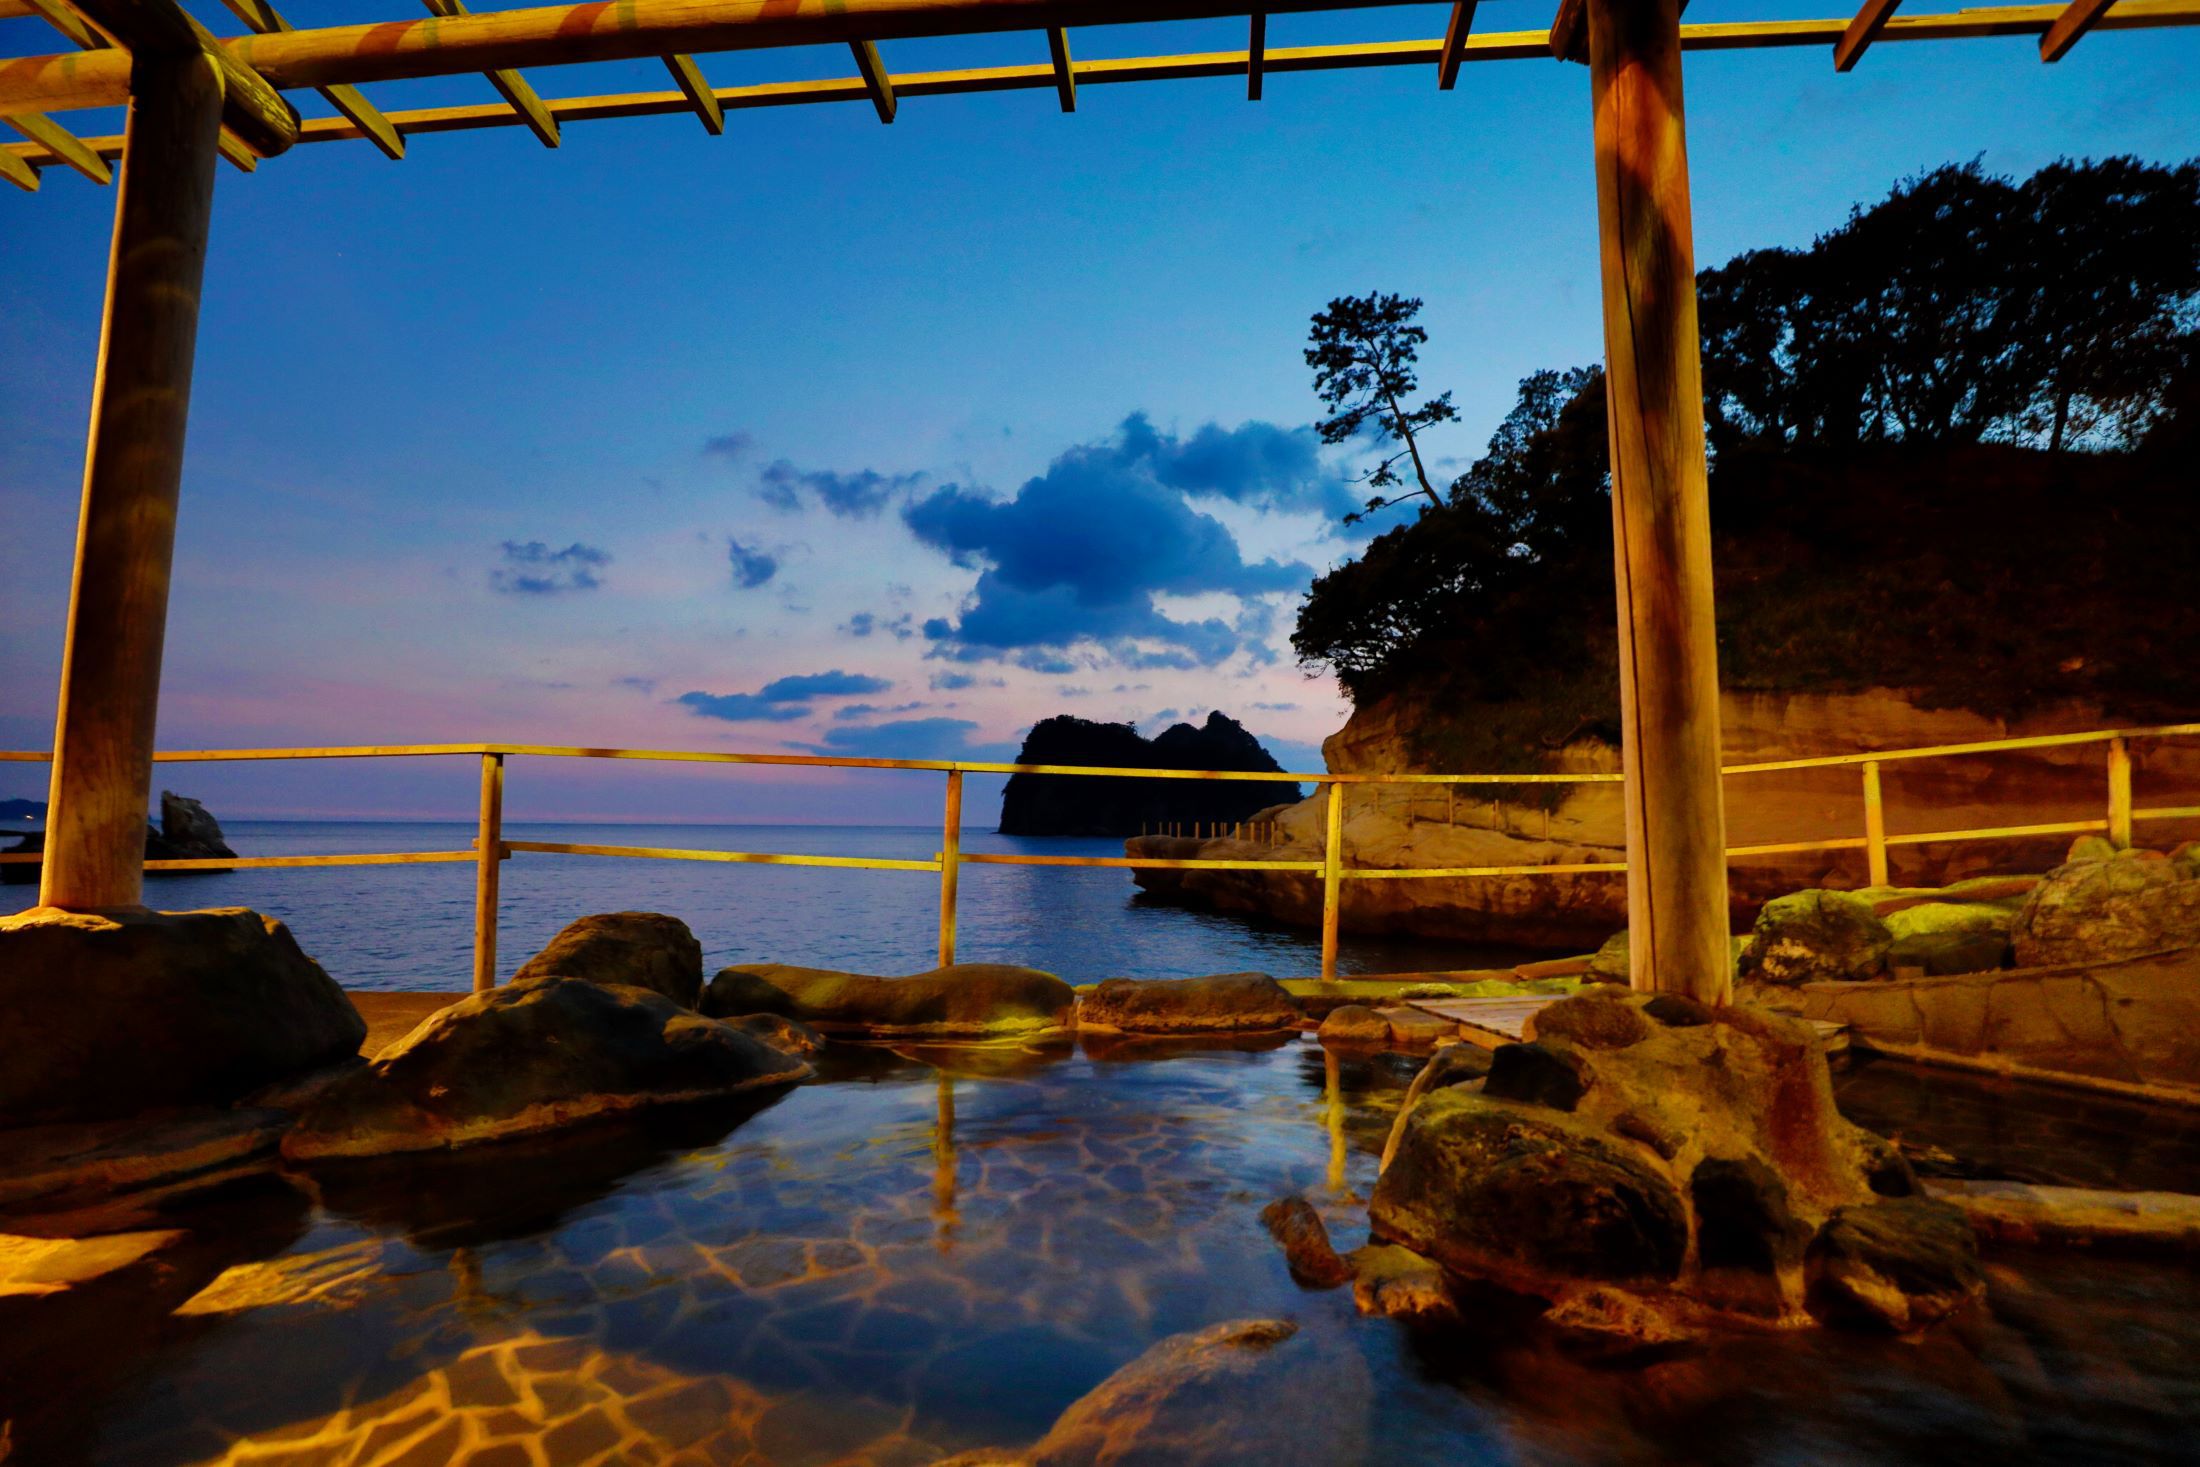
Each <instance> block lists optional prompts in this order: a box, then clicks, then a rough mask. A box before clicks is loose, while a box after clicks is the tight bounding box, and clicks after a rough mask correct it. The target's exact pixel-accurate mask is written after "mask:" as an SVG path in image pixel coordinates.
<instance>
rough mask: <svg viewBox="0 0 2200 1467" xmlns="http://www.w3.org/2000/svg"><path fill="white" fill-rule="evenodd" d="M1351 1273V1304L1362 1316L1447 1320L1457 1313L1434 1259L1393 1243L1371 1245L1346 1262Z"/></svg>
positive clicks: (1353, 1254) (1358, 1251)
mask: <svg viewBox="0 0 2200 1467" xmlns="http://www.w3.org/2000/svg"><path fill="white" fill-rule="evenodd" d="M1345 1263H1346V1266H1347V1267H1349V1268H1350V1269H1351V1270H1352V1302H1353V1303H1354V1304H1355V1305H1357V1306H1358V1307H1359V1311H1360V1312H1361V1313H1362V1314H1374V1315H1382V1316H1388V1317H1393V1318H1398V1317H1402V1318H1407V1319H1444V1318H1451V1317H1453V1316H1455V1315H1457V1314H1458V1312H1459V1306H1458V1304H1457V1303H1456V1302H1455V1301H1454V1300H1453V1298H1452V1293H1451V1285H1450V1284H1449V1283H1448V1282H1447V1281H1446V1280H1445V1278H1444V1270H1443V1268H1442V1267H1441V1266H1439V1265H1438V1264H1437V1263H1436V1262H1435V1261H1434V1260H1433V1259H1428V1258H1423V1257H1422V1256H1421V1255H1420V1254H1418V1253H1416V1252H1414V1251H1413V1250H1412V1249H1411V1248H1400V1247H1398V1246H1397V1245H1396V1244H1394V1243H1370V1244H1368V1245H1367V1246H1366V1247H1364V1248H1355V1249H1353V1250H1352V1252H1351V1254H1350V1255H1349V1256H1347V1258H1346V1259H1345Z"/></svg>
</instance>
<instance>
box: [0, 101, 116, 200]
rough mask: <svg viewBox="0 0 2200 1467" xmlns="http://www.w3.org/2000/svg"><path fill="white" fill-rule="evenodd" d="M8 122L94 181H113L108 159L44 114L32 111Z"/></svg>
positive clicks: (9, 119) (101, 182) (102, 182)
mask: <svg viewBox="0 0 2200 1467" xmlns="http://www.w3.org/2000/svg"><path fill="white" fill-rule="evenodd" d="M7 123H8V126H10V127H12V128H14V129H15V130H16V131H17V132H19V133H21V134H23V136H25V137H27V138H29V139H30V140H31V141H32V142H34V143H38V144H40V145H42V146H43V147H44V148H45V149H46V151H47V152H48V153H50V154H52V155H53V156H54V157H56V158H58V159H60V160H61V161H62V162H64V163H66V164H68V165H69V166H70V167H71V168H74V169H75V170H76V171H77V172H79V173H81V174H83V175H84V176H85V177H86V178H88V179H90V180H91V181H92V182H94V183H100V184H104V183H112V182H113V181H114V172H113V170H111V169H110V168H108V166H107V160H106V159H104V158H102V157H100V156H99V154H98V153H97V152H96V151H95V150H93V149H92V148H90V147H88V146H86V144H85V143H84V141H83V139H81V138H79V137H78V136H77V135H76V134H75V133H73V132H70V131H69V130H68V129H67V128H65V127H63V126H62V125H61V124H60V123H58V122H55V121H54V120H53V119H52V118H50V117H48V116H46V115H45V114H44V113H42V112H32V113H30V114H28V115H26V116H23V117H10V118H8V119H7ZM34 182H35V180H34Z"/></svg>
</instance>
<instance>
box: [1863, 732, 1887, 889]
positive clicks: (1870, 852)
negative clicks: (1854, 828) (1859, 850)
mask: <svg viewBox="0 0 2200 1467" xmlns="http://www.w3.org/2000/svg"><path fill="white" fill-rule="evenodd" d="M1864 864H1865V866H1866V868H1867V871H1868V874H1869V884H1870V885H1872V886H1885V885H1887V884H1888V881H1887V807H1886V805H1885V804H1884V803H1883V802H1882V801H1881V800H1880V798H1879V761H1878V760H1877V759H1866V760H1865V761H1864Z"/></svg>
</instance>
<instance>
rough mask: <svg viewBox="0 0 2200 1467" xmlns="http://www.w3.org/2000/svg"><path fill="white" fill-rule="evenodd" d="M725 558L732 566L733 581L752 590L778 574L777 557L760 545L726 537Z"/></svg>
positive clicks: (742, 587) (745, 588)
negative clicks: (743, 542) (750, 544)
mask: <svg viewBox="0 0 2200 1467" xmlns="http://www.w3.org/2000/svg"><path fill="white" fill-rule="evenodd" d="M726 560H727V563H728V564H730V565H731V566H732V567H733V583H734V584H735V585H736V586H739V587H740V588H741V589H743V590H744V591H746V590H753V589H754V588H756V587H758V586H761V585H763V584H764V583H765V582H766V581H768V580H770V579H771V578H772V577H773V576H776V575H778V574H779V557H778V556H776V555H773V554H771V553H770V552H769V551H766V550H764V549H762V548H760V547H755V546H749V545H743V544H742V543H741V542H740V541H739V540H736V539H733V538H732V537H730V536H729V537H727V540H726Z"/></svg>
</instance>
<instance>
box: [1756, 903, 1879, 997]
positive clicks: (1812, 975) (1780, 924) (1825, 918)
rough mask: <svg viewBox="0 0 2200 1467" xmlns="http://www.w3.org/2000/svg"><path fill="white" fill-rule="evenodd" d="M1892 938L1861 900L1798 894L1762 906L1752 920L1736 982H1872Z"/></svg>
mask: <svg viewBox="0 0 2200 1467" xmlns="http://www.w3.org/2000/svg"><path fill="white" fill-rule="evenodd" d="M1893 945H1894V934H1893V933H1892V932H1890V931H1888V930H1887V924H1886V923H1885V922H1882V921H1881V920H1880V919H1879V917H1878V915H1877V914H1876V913H1875V912H1874V911H1873V910H1872V904H1871V902H1870V901H1869V900H1867V899H1865V898H1864V897H1860V896H1857V895H1856V894H1855V893H1853V892H1845V891H1799V892H1796V893H1795V894H1794V895H1793V896H1784V897H1777V898H1775V899H1773V900H1772V901H1769V902H1766V903H1765V906H1764V910H1763V911H1761V912H1759V913H1758V914H1757V926H1756V929H1755V931H1753V932H1752V933H1751V934H1750V939H1749V946H1748V947H1746V948H1744V949H1743V951H1742V964H1741V967H1742V976H1743V977H1745V978H1749V979H1754V980H1755V981H1757V982H1759V983H1780V984H1791V983H1820V982H1842V981H1855V980H1858V979H1864V978H1876V977H1878V976H1879V974H1880V973H1881V972H1883V971H1884V970H1885V968H1886V966H1887V950H1888V949H1889V948H1891V947H1892V946H1893Z"/></svg>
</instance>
